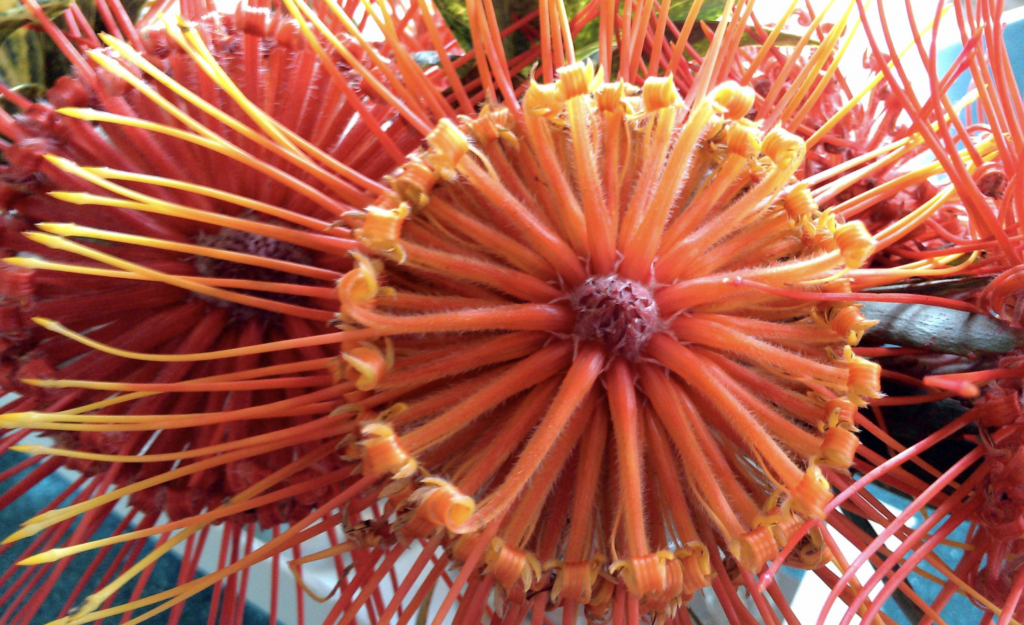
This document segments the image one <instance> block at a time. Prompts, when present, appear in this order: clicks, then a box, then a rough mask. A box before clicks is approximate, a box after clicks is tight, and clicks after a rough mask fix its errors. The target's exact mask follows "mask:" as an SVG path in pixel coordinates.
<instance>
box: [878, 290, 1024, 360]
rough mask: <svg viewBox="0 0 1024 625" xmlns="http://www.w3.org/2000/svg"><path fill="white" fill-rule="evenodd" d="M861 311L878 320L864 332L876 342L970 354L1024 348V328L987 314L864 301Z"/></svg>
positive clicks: (962, 354)
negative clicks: (1013, 326) (1015, 326)
mask: <svg viewBox="0 0 1024 625" xmlns="http://www.w3.org/2000/svg"><path fill="white" fill-rule="evenodd" d="M861 312H862V313H863V315H864V317H866V318H867V319H872V320H875V321H878V325H876V326H874V327H873V328H871V329H870V330H868V332H867V333H866V334H865V335H864V338H865V340H870V341H871V342H872V343H889V344H893V345H900V346H903V347H914V348H919V349H927V350H930V351H933V352H939V353H942V354H955V355H958V356H969V357H973V356H984V355H987V354H1007V353H1009V352H1012V351H1014V350H1016V349H1020V348H1021V347H1024V330H1018V329H1017V328H1012V327H1010V326H1008V325H1007V324H1005V323H1003V322H1002V321H1000V320H998V319H993V318H992V317H989V316H986V315H978V314H973V313H969V312H965V311H962V310H952V309H950V308H941V307H939V306H927V305H925V304H892V303H888V302H864V303H863V304H861Z"/></svg>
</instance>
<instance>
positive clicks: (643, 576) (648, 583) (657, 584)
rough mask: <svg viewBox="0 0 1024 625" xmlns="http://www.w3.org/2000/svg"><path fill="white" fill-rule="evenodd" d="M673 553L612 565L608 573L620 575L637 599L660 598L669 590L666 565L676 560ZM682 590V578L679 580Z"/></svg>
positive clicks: (628, 559) (660, 552) (663, 553)
mask: <svg viewBox="0 0 1024 625" xmlns="http://www.w3.org/2000/svg"><path fill="white" fill-rule="evenodd" d="M674 559H675V555H674V554H673V553H672V552H671V551H659V552H658V553H650V554H647V555H645V556H638V557H634V558H627V559H625V560H619V561H617V562H614V563H612V565H611V566H610V567H608V571H609V572H610V573H611V574H612V575H619V576H620V577H621V578H622V579H623V580H624V581H625V582H626V587H627V588H628V589H629V592H630V593H632V594H633V595H634V596H636V597H641V598H642V597H652V596H660V595H662V594H664V593H665V592H666V590H668V584H669V579H668V573H667V568H666V563H667V562H669V561H671V560H674ZM675 581H677V582H678V585H679V589H678V590H682V576H679V578H678V579H677V580H675Z"/></svg>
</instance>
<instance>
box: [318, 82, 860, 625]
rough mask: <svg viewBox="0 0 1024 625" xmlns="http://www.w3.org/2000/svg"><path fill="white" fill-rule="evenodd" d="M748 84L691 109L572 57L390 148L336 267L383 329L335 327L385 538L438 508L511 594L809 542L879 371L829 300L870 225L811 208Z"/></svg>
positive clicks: (348, 310)
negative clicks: (554, 72)
mask: <svg viewBox="0 0 1024 625" xmlns="http://www.w3.org/2000/svg"><path fill="white" fill-rule="evenodd" d="M754 97H755V95H754V92H753V90H751V89H749V88H744V87H740V86H738V85H736V84H735V83H725V84H723V85H721V86H719V87H718V88H716V89H714V90H713V91H712V92H711V93H710V94H709V95H708V96H707V97H705V98H702V99H699V100H698V101H697V102H696V103H695V105H694V106H693V107H692V108H691V109H690V110H689V111H687V110H684V108H683V107H682V104H681V100H680V98H679V96H678V94H677V92H676V91H675V88H674V87H673V85H672V81H671V79H668V78H650V79H648V80H647V81H646V82H645V83H644V84H643V86H642V88H638V87H633V86H630V85H627V84H624V83H622V82H615V83H605V82H602V80H601V78H600V75H598V76H595V72H594V70H593V69H592V67H591V66H589V65H585V64H582V63H576V64H572V65H570V66H568V67H564V68H563V69H562V70H561V71H560V72H559V79H558V80H557V81H556V82H554V83H553V84H544V85H542V84H537V83H534V84H532V85H530V87H529V89H528V90H527V91H526V94H525V97H524V99H523V104H522V111H520V110H519V109H518V108H515V107H510V108H505V107H501V106H494V105H492V106H489V107H487V108H485V109H484V110H483V111H482V112H481V114H480V115H479V116H478V117H477V118H476V119H472V120H470V119H462V120H460V122H459V123H453V122H450V121H447V120H443V121H442V122H441V123H440V124H438V126H437V127H436V129H435V130H434V132H433V133H432V134H431V135H430V136H429V137H428V139H427V142H428V147H426V148H425V149H423V150H422V151H420V152H419V153H416V154H414V155H413V156H412V157H411V158H410V160H409V162H408V163H406V165H405V166H404V168H403V169H402V171H401V173H400V174H398V175H397V177H396V178H395V179H394V181H393V189H394V192H393V193H388V194H384V195H383V196H381V197H380V198H378V200H377V202H376V203H375V206H374V207H373V208H371V209H369V211H368V213H367V216H366V219H365V223H364V224H363V227H362V229H360V230H357V231H356V236H357V238H359V239H360V240H361V241H362V243H363V244H364V246H365V247H366V248H367V249H369V250H372V251H373V252H374V256H375V258H370V257H366V256H358V258H357V260H358V267H357V268H356V269H354V270H353V271H352V272H350V273H349V274H347V275H346V276H345V277H344V278H343V279H342V280H341V281H340V283H339V286H338V290H339V295H340V298H341V304H342V318H343V321H344V322H345V323H346V324H350V325H352V326H354V327H362V328H366V329H368V330H372V331H373V332H374V333H375V335H376V336H377V337H378V338H376V339H374V340H371V341H366V342H351V343H349V344H346V345H344V346H343V350H342V358H343V360H344V362H345V363H346V367H345V370H344V371H343V372H342V373H343V374H344V375H347V376H348V377H349V379H351V380H352V381H354V382H355V383H356V385H357V387H358V388H360V389H361V390H363V391H365V392H367V393H370V392H372V394H368V395H367V396H366V397H365V398H361V399H359V403H360V405H361V406H362V410H363V412H362V413H361V415H360V419H361V420H362V421H363V422H364V425H363V426H362V430H361V431H362V438H361V439H360V440H359V444H358V445H355V446H353V447H352V448H351V452H350V453H352V454H353V455H358V456H359V457H360V458H361V462H362V466H363V472H364V473H365V474H366V475H367V477H369V476H370V475H380V476H381V477H382V478H383V479H382V481H381V482H380V484H381V486H382V487H383V490H382V491H380V492H381V495H382V496H384V497H387V498H388V500H389V505H390V508H389V509H390V510H391V511H393V512H396V513H397V517H396V518H397V521H396V524H395V527H396V528H397V531H398V533H399V536H401V537H403V538H404V539H406V540H412V539H416V538H425V537H427V536H429V535H432V534H434V533H435V532H438V531H441V532H446V533H448V534H447V535H450V536H451V539H450V540H451V542H452V544H453V547H452V549H453V554H454V557H455V558H456V559H459V560H463V561H465V566H467V567H470V568H474V567H484V570H485V573H486V577H488V578H491V579H493V580H495V581H496V582H497V584H498V585H499V586H500V587H501V588H503V589H504V591H505V593H506V594H507V596H508V597H509V599H510V600H512V601H518V602H521V601H522V600H524V599H525V598H526V597H527V596H528V595H529V594H530V593H531V592H535V591H547V590H550V596H551V600H552V601H553V602H554V603H556V604H560V605H562V606H563V607H564V608H565V610H566V611H567V612H568V613H570V614H572V613H575V611H576V610H577V609H578V608H577V606H579V605H585V606H587V608H588V610H589V611H590V613H592V614H600V613H604V612H605V611H607V610H612V608H613V604H616V606H617V607H616V608H615V609H616V610H618V609H619V608H621V607H623V606H625V605H626V604H623V603H621V602H622V601H627V602H628V605H629V606H631V608H630V611H632V612H635V611H642V612H657V613H663V612H668V613H672V612H673V611H674V610H675V609H676V608H677V607H678V606H679V605H680V604H681V602H683V601H685V600H686V599H688V598H689V597H690V596H692V594H693V593H694V592H695V591H697V590H698V589H700V588H702V587H705V586H708V585H709V584H710V583H711V580H712V578H713V577H715V576H716V575H720V576H723V577H727V576H728V569H727V567H729V566H732V567H734V571H737V570H738V571H757V570H759V569H761V567H762V566H763V565H764V564H765V563H766V562H767V561H769V560H771V559H773V558H775V557H776V556H777V555H778V554H779V551H780V549H781V548H783V547H784V546H786V545H787V543H789V542H790V541H793V542H794V543H796V542H797V541H799V543H800V544H799V545H797V546H796V550H795V551H794V552H793V555H792V556H791V557H790V561H791V562H793V563H796V564H802V565H804V566H809V567H816V566H818V565H820V564H821V563H823V562H824V561H827V560H828V556H827V555H825V554H824V552H825V551H826V549H827V548H825V547H823V545H822V537H821V535H820V533H817V532H812V533H811V534H808V535H806V536H805V535H804V534H803V533H798V532H797V530H798V528H800V527H801V526H802V525H803V521H804V520H806V519H819V518H822V517H823V516H824V507H825V506H826V504H827V503H828V502H829V500H830V499H831V497H832V494H831V490H830V487H829V483H828V481H827V480H826V478H825V477H824V475H823V472H822V468H823V467H831V468H834V469H838V470H845V469H846V468H847V467H849V466H850V464H851V463H852V461H853V456H854V453H855V450H856V448H857V444H858V443H857V437H856V435H855V434H854V432H853V431H854V427H853V425H852V419H853V415H854V414H855V413H856V411H857V406H859V405H863V403H864V400H865V399H866V398H870V397H874V396H876V395H877V393H878V388H879V368H878V367H877V366H876V365H874V364H872V363H870V362H868V361H866V360H864V359H862V358H859V357H856V356H854V355H853V354H852V351H851V349H850V346H851V345H852V344H855V343H856V342H857V340H858V339H859V337H860V335H861V334H862V332H863V331H864V329H866V328H867V327H868V326H869V325H870V323H869V322H867V321H865V320H864V318H863V317H862V316H861V315H860V313H859V310H858V308H857V307H856V306H855V305H853V304H852V303H851V302H848V301H843V293H844V292H849V289H850V286H849V284H848V282H847V281H846V280H845V279H844V278H843V275H844V273H845V272H846V271H848V270H850V269H856V268H858V267H860V266H861V264H862V263H863V262H864V260H865V259H866V258H867V257H868V256H869V255H870V254H871V253H872V251H873V249H874V242H873V240H872V238H871V237H870V235H869V234H868V233H867V231H866V230H865V229H864V227H863V226H862V225H861V224H859V223H857V222H853V223H848V224H840V223H837V222H836V221H835V219H834V218H832V217H831V216H830V215H829V214H827V213H822V212H821V211H819V209H818V207H817V206H816V205H815V203H814V201H813V199H812V198H811V195H810V193H809V192H808V190H807V187H806V186H805V185H802V184H798V183H797V181H796V180H795V179H794V178H793V174H794V172H795V171H796V169H797V167H798V166H799V165H800V164H801V161H802V158H803V156H804V153H805V147H804V142H803V141H802V140H801V139H799V138H798V137H796V136H795V135H792V134H790V133H789V132H787V131H785V130H782V129H780V128H761V127H759V125H758V124H755V123H753V122H751V121H749V120H748V119H746V116H747V113H748V112H749V110H750V108H751V105H752V103H753V101H754ZM353 399H354V400H355V399H357V398H353ZM789 547H790V549H792V548H793V545H789ZM720 550H721V551H720ZM721 553H724V554H726V555H727V556H728V560H729V561H728V562H723V560H722V556H721V555H720V554H721ZM736 566H738V569H737V568H735V567H736ZM623 588H625V589H626V590H628V593H625V594H622V589H623ZM616 589H618V590H616ZM613 594H614V596H616V597H619V598H618V599H613Z"/></svg>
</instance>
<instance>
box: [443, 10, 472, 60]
mask: <svg viewBox="0 0 1024 625" xmlns="http://www.w3.org/2000/svg"><path fill="white" fill-rule="evenodd" d="M434 6H436V7H437V11H438V13H440V14H441V17H443V18H444V23H445V24H447V25H448V30H450V31H452V34H453V35H455V40H456V41H458V42H459V45H460V46H462V49H463V50H471V49H472V48H473V38H472V37H471V36H470V31H469V12H468V11H467V10H466V2H465V0H434Z"/></svg>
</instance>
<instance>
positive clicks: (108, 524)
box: [0, 452, 269, 625]
mask: <svg viewBox="0 0 1024 625" xmlns="http://www.w3.org/2000/svg"><path fill="white" fill-rule="evenodd" d="M25 457H26V456H25V455H24V454H18V453H14V452H9V453H5V454H2V455H0V471H6V470H7V469H9V468H10V467H12V466H14V465H15V464H17V463H18V462H21V461H22V460H23V459H24V458H25ZM20 477H21V476H20V475H18V476H15V477H13V478H11V479H10V480H8V481H5V482H0V492H5V491H6V490H8V489H10V488H11V487H12V486H13V485H14V484H15V483H17V480H18V479H20ZM68 485H69V483H68V482H67V480H65V479H64V478H62V477H59V476H56V475H52V476H50V477H48V478H47V479H45V480H43V481H42V482H40V483H39V484H38V485H36V486H35V487H34V488H32V489H30V490H29V491H28V492H27V493H25V495H23V496H22V497H20V498H19V499H17V500H15V501H14V503H13V504H12V505H11V506H8V507H7V508H5V509H3V510H0V535H2V536H7V535H8V534H10V533H11V532H13V531H15V530H16V529H17V528H18V526H19V525H20V524H21V523H22V522H23V521H25V520H27V519H29V518H31V517H32V516H33V515H35V514H36V513H38V512H39V510H41V509H42V508H43V507H45V506H46V505H47V504H49V503H51V502H52V501H53V500H54V499H55V498H57V497H58V496H59V495H60V494H61V493H62V492H63V491H64V490H65V489H66V488H67V487H68ZM118 521H119V519H115V518H111V519H108V520H107V521H105V522H104V523H103V525H102V528H101V531H100V533H99V535H97V536H96V538H100V537H101V536H100V535H102V536H109V535H110V534H111V533H112V532H113V531H114V529H115V528H116V526H117V522H118ZM30 542H31V539H26V540H23V541H21V542H20V543H15V545H14V547H13V549H10V550H8V551H7V552H5V553H3V554H2V555H0V570H2V571H7V570H8V569H9V568H10V567H14V566H15V562H17V561H18V560H19V559H21V557H22V552H23V550H24V549H25V547H26V546H27V545H28V544H29V543H30ZM155 545H156V542H155V541H153V540H149V541H147V542H146V545H145V547H144V548H143V550H142V554H143V555H144V554H146V553H149V552H150V551H151V550H152V549H153V547H154V546H155ZM116 553H117V551H116V550H111V553H110V554H109V555H108V557H107V561H105V562H104V563H103V564H102V565H101V566H100V568H99V570H100V571H104V572H105V571H106V570H107V568H108V567H109V566H110V564H111V563H112V562H113V560H114V558H115V556H116ZM91 562H92V554H90V553H85V554H81V555H79V556H76V557H74V558H73V559H72V562H71V564H70V566H69V567H68V569H67V570H66V571H65V573H64V575H63V576H62V577H61V579H60V581H59V582H58V583H57V584H56V586H54V589H53V592H51V593H50V596H48V597H47V598H46V601H45V602H44V603H43V607H42V609H41V610H40V612H39V614H37V615H36V618H35V619H34V620H33V621H32V625H37V624H38V625H42V624H44V623H48V622H50V621H52V620H53V619H55V618H57V617H58V612H59V610H60V609H61V608H62V607H63V606H64V604H65V603H66V602H67V600H68V597H69V596H70V594H71V592H72V590H73V589H74V587H75V585H76V584H78V581H79V580H80V579H81V577H82V575H83V573H84V572H85V569H86V568H87V567H88V566H89V564H90V563H91ZM180 564H181V559H180V558H178V557H176V556H175V555H173V554H168V555H166V556H164V557H163V558H161V559H160V561H159V562H158V563H157V565H156V568H155V570H154V571H153V574H152V576H151V577H150V578H149V582H148V583H147V585H146V590H145V593H144V595H150V594H154V593H158V592H161V591H163V590H167V589H168V588H173V587H174V586H175V585H176V584H175V582H176V581H177V577H178V568H179V566H180ZM98 581H99V578H98V577H97V579H95V580H93V581H92V583H90V584H89V585H87V587H86V589H85V591H84V592H83V593H82V594H81V595H80V596H79V601H81V600H82V599H84V598H85V597H86V596H87V595H88V593H89V592H92V591H93V590H95V588H96V584H97V582H98ZM8 588H9V585H4V586H0V594H3V593H4V592H6V590H7V589H8ZM212 593H213V591H212V590H211V589H207V590H205V591H203V592H201V593H199V594H198V595H197V596H195V597H193V598H192V599H191V600H190V601H189V602H188V603H187V604H186V607H185V610H184V612H183V614H182V617H181V620H180V623H181V625H206V623H208V622H209V616H210V614H209V612H210V609H209V608H210V598H211V596H212ZM130 594H131V585H129V586H128V588H127V589H125V590H123V591H122V592H121V593H120V594H119V595H118V596H117V599H116V601H115V604H117V603H121V602H123V601H128V600H129V596H130ZM6 607H7V606H0V612H2V611H3V609H6ZM167 619H168V614H167V613H164V614H161V615H160V616H157V617H154V618H153V619H151V620H149V621H147V623H152V624H153V625H163V624H164V623H166V622H167ZM104 622H111V623H116V622H120V617H111V618H109V619H107V621H104ZM213 622H215V623H216V622H217V621H216V620H214V621H213ZM244 623H246V625H269V616H268V615H267V613H266V612H264V611H263V610H261V609H259V608H257V607H255V606H253V605H252V604H249V605H247V606H246V610H245V615H244Z"/></svg>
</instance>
